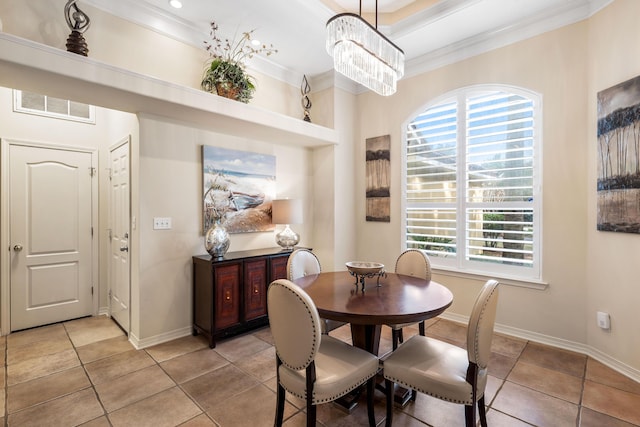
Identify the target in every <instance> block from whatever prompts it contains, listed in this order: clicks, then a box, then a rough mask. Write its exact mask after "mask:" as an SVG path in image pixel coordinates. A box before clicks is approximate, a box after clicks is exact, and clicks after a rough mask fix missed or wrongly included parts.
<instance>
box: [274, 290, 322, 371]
mask: <svg viewBox="0 0 640 427" xmlns="http://www.w3.org/2000/svg"><path fill="white" fill-rule="evenodd" d="M280 286H282V285H280ZM282 287H283V288H284V289H286V290H288V291H289V292H291V293H292V294H293V295H295V297H296V298H298V299H299V300H300V302H301V303H302V304H303V305H304V307H305V308H306V309H307V313H308V314H309V317H310V318H311V319H312V320H313V314H312V313H311V310H309V306H308V305H307V303H306V302H305V301H304V300H303V299H302V298H300V295H298V294H297V293H296V292H295V291H294V290H293V289H291V288H288V287H286V286H282ZM311 324H312V325H313V341H312V342H311V349H312V350H313V348H314V347H315V346H316V337H317V336H318V333H317V330H316V324H315V322H313V321H312V322H311ZM276 353H278V357H280V356H281V355H280V353H279V352H278V350H277V348H276ZM315 357H316V355H315V353H314V352H313V351H311V350H310V351H309V356H308V357H307V360H306V361H305V364H304V365H303V366H291V365H290V364H288V363H287V362H286V361H285V360H284V359H283V358H282V357H280V360H281V361H282V364H283V365H285V366H286V367H287V368H289V369H291V370H294V371H300V370H302V369H306V368H307V366H309V364H310V363H311V362H313V360H314V359H315Z"/></svg>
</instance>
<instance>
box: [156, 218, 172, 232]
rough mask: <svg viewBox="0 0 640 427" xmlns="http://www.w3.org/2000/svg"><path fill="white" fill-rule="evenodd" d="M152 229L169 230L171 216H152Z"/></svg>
mask: <svg viewBox="0 0 640 427" xmlns="http://www.w3.org/2000/svg"><path fill="white" fill-rule="evenodd" d="M153 229H154V230H171V217H159V216H157V217H154V218H153Z"/></svg>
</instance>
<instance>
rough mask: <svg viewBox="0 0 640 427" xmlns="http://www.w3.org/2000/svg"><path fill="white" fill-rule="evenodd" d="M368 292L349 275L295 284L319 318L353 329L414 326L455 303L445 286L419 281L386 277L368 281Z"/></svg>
mask: <svg viewBox="0 0 640 427" xmlns="http://www.w3.org/2000/svg"><path fill="white" fill-rule="evenodd" d="M365 282H366V286H365V291H364V292H362V290H361V288H360V285H358V286H356V279H355V277H353V276H351V275H350V274H349V272H347V271H338V272H327V273H320V274H316V275H309V276H305V277H302V278H299V279H296V280H294V283H296V284H297V285H298V286H300V287H301V288H303V289H304V290H305V291H306V292H307V293H308V294H309V296H310V297H311V299H312V300H313V302H314V303H315V304H316V307H317V308H318V313H319V314H320V317H323V318H326V319H332V320H339V321H342V322H348V323H351V324H354V325H383V324H401V323H413V322H419V321H422V320H426V319H430V318H432V317H435V316H438V315H439V314H441V313H442V312H444V311H445V310H446V309H447V308H448V307H449V306H450V305H451V303H452V302H453V294H452V293H451V291H450V290H449V289H447V288H446V287H445V286H443V285H441V284H439V283H437V282H435V281H433V280H431V281H426V280H423V279H421V278H418V277H413V276H404V275H401V274H395V273H387V274H386V277H381V278H380V286H377V278H367V279H366V281H365Z"/></svg>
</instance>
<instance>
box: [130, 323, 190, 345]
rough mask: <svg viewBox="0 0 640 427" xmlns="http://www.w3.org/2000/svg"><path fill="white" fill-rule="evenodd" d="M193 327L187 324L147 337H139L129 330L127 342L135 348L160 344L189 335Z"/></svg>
mask: <svg viewBox="0 0 640 427" xmlns="http://www.w3.org/2000/svg"><path fill="white" fill-rule="evenodd" d="M192 332H193V328H192V327H190V326H188V327H186V328H182V329H176V330H174V331H171V332H166V333H164V334H160V335H154V336H152V337H149V338H144V339H140V338H138V337H137V336H136V335H135V334H134V333H133V332H129V342H130V343H131V344H132V345H133V346H134V347H135V348H136V350H142V349H143V348H147V347H151V346H154V345H158V344H162V343H165V342H167V341H171V340H175V339H178V338H182V337H186V336H188V335H191V334H192Z"/></svg>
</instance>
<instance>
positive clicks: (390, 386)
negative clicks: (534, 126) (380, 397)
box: [384, 378, 395, 427]
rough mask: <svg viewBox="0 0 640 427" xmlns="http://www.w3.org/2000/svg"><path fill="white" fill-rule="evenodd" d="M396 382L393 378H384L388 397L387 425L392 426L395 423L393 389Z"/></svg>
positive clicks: (387, 426) (386, 426)
mask: <svg viewBox="0 0 640 427" xmlns="http://www.w3.org/2000/svg"><path fill="white" fill-rule="evenodd" d="M394 388H395V387H394V384H393V382H392V381H391V380H388V379H386V378H385V380H384V390H385V395H386V397H387V421H386V422H385V427H391V424H392V423H393V389H394Z"/></svg>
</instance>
